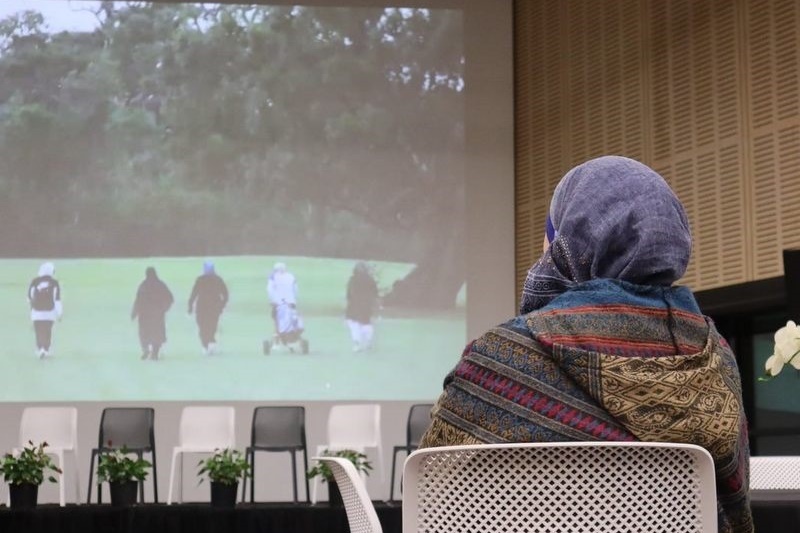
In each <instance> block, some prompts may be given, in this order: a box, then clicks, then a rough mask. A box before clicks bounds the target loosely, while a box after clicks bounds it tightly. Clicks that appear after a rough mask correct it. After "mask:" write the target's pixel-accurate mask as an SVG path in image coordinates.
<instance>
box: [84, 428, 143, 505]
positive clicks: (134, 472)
mask: <svg viewBox="0 0 800 533" xmlns="http://www.w3.org/2000/svg"><path fill="white" fill-rule="evenodd" d="M108 445H109V447H111V442H109V443H108ZM131 455H132V454H131V452H130V451H128V449H127V448H126V447H125V446H123V447H122V448H116V449H109V450H106V451H104V452H102V453H101V454H100V459H99V461H98V463H97V479H98V480H99V481H100V483H105V482H108V486H109V489H110V491H111V505H115V506H125V505H133V504H135V503H136V489H137V486H138V484H139V483H141V482H142V481H144V480H145V479H146V478H147V469H148V468H150V467H151V466H153V465H152V464H151V463H150V461H147V460H145V459H142V458H141V457H138V456H131Z"/></svg>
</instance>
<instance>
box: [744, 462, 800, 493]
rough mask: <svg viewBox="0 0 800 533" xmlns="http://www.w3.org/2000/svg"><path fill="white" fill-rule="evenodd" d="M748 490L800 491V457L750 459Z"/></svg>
mask: <svg viewBox="0 0 800 533" xmlns="http://www.w3.org/2000/svg"><path fill="white" fill-rule="evenodd" d="M750 490H800V456H798V455H789V456H777V455H775V456H772V455H769V456H767V455H765V456H753V457H750Z"/></svg>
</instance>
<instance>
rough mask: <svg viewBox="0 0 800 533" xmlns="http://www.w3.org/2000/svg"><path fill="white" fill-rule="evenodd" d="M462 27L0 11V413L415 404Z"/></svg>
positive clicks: (294, 16)
mask: <svg viewBox="0 0 800 533" xmlns="http://www.w3.org/2000/svg"><path fill="white" fill-rule="evenodd" d="M461 19H462V15H461V13H460V12H459V11H457V10H443V9H405V8H368V7H361V8H334V7H324V8H323V7H305V6H270V5H263V4H248V5H244V4H218V3H172V2H170V3H159V2H133V1H131V2H116V1H74V0H73V1H70V0H36V1H34V0H13V1H12V0H4V1H3V2H2V3H1V4H0V220H2V223H0V256H2V257H1V258H0V338H1V339H2V341H0V343H1V344H0V372H2V375H4V376H7V379H6V380H5V383H4V386H3V388H2V392H0V401H24V402H32V401H61V400H64V401H70V400H71V401H78V400H107V401H112V400H193V399H197V400H205V399H208V400H265V401H266V400H330V399H375V400H387V399H398V400H403V399H427V398H433V397H435V395H436V394H437V393H438V391H439V390H440V387H441V379H442V376H443V375H444V374H445V373H446V372H447V370H449V369H450V368H451V367H452V366H453V364H454V362H455V360H456V359H457V357H458V355H459V354H460V352H461V349H462V348H463V344H464V342H465V340H466V339H465V320H466V286H465V266H464V263H465V261H466V260H467V258H466V257H465V254H464V241H465V237H466V236H465V201H464V195H465V191H464V188H465V185H464V91H465V80H464V63H465V60H464V54H463V50H462V48H463V44H462V20H461ZM11 376H13V378H12V379H9V378H8V377H11Z"/></svg>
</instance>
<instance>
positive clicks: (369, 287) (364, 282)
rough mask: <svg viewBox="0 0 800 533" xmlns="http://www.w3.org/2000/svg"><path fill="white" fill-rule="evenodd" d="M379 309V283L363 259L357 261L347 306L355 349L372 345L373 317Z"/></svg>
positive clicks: (348, 283)
mask: <svg viewBox="0 0 800 533" xmlns="http://www.w3.org/2000/svg"><path fill="white" fill-rule="evenodd" d="M377 310H378V285H377V283H375V278H374V277H372V273H371V272H370V270H369V265H367V263H365V262H363V261H359V262H358V263H356V266H355V267H354V268H353V275H352V276H350V280H349V281H348V282H347V307H346V308H345V320H347V327H348V329H349V330H350V338H351V340H352V341H353V351H354V352H360V351H363V350H368V349H370V348H371V347H372V338H373V335H374V329H373V326H372V317H373V315H374V314H375V312H376V311H377Z"/></svg>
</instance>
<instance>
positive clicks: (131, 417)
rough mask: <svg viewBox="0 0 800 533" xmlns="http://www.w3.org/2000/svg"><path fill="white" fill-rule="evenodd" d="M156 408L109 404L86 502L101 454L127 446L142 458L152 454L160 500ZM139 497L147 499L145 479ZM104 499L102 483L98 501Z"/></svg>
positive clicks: (155, 497)
mask: <svg viewBox="0 0 800 533" xmlns="http://www.w3.org/2000/svg"><path fill="white" fill-rule="evenodd" d="M154 425H155V411H154V410H153V408H151V407H107V408H106V409H103V415H102V416H101V417H100V436H99V437H98V439H97V448H94V449H93V450H92V458H91V462H90V463H89V489H88V494H87V496H86V503H91V501H92V476H93V475H94V463H95V459H96V458H97V457H98V455H99V454H101V453H103V452H107V451H113V450H120V449H122V448H125V449H126V450H127V451H129V452H130V453H135V454H136V455H137V456H138V457H139V459H142V457H143V454H145V453H149V454H150V455H151V461H150V462H151V463H153V501H154V502H155V503H158V475H157V473H156V439H155V431H154ZM139 501H140V502H143V501H144V482H140V483H139ZM102 502H103V491H102V485H101V484H100V483H98V484H97V503H102Z"/></svg>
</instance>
